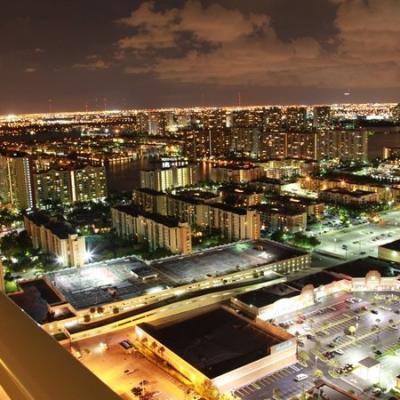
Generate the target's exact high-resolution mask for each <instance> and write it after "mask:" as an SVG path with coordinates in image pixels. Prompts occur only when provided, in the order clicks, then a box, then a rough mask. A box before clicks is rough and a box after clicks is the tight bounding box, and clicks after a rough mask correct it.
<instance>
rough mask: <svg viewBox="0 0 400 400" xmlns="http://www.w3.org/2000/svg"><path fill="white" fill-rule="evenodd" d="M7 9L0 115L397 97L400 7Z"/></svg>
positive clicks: (52, 3) (219, 1) (235, 4)
mask: <svg viewBox="0 0 400 400" xmlns="http://www.w3.org/2000/svg"><path fill="white" fill-rule="evenodd" d="M2 3H3V4H2V7H1V13H0V113H1V114H4V113H11V112H15V113H16V112H33V111H43V112H47V111H49V109H51V110H52V111H61V110H84V109H85V108H87V109H88V110H94V109H104V107H106V108H107V109H115V108H128V107H137V108H142V107H160V106H175V105H176V106H190V105H200V106H209V105H232V104H237V102H238V93H239V92H240V97H241V102H242V104H278V103H279V104H288V103H325V102H328V103H332V102H345V101H346V102H348V101H353V102H366V101H399V99H400V96H399V94H400V0H263V1H261V0H204V1H200V0H186V1H185V0H176V1H173V0H159V1H135V0H130V1H128V0H36V1H34V0H31V1H29V0H16V1H7V2H5V1H3V2H2ZM348 91H349V92H350V93H351V95H350V96H344V93H345V92H348ZM50 99H51V100H50Z"/></svg>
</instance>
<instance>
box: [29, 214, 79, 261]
mask: <svg viewBox="0 0 400 400" xmlns="http://www.w3.org/2000/svg"><path fill="white" fill-rule="evenodd" d="M24 224H25V229H26V231H27V232H28V235H29V237H30V238H31V240H32V245H33V247H34V248H36V249H39V248H40V249H42V250H43V251H44V252H45V253H49V254H53V255H54V256H55V257H56V259H57V262H58V263H59V264H60V265H63V266H66V267H81V266H82V265H83V264H85V262H86V244H85V238H84V237H83V236H79V235H78V233H77V232H76V231H75V229H74V228H73V227H72V226H71V225H69V224H68V223H66V222H64V221H57V220H52V219H50V218H49V217H47V216H46V215H44V214H40V213H36V214H35V213H32V214H26V215H24Z"/></svg>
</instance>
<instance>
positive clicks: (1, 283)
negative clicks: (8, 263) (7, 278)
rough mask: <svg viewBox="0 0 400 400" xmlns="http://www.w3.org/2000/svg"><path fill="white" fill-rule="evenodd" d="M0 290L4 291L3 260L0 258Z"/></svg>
mask: <svg viewBox="0 0 400 400" xmlns="http://www.w3.org/2000/svg"><path fill="white" fill-rule="evenodd" d="M0 292H2V293H5V292H6V284H5V282H4V267H3V262H2V261H1V259H0Z"/></svg>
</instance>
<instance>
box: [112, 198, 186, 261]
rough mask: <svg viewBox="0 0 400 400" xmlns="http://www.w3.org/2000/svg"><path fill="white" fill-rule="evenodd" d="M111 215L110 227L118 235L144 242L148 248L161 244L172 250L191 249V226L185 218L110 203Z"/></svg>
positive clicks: (183, 251)
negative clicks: (180, 218) (179, 218)
mask: <svg viewBox="0 0 400 400" xmlns="http://www.w3.org/2000/svg"><path fill="white" fill-rule="evenodd" d="M111 216H112V226H113V229H115V231H116V233H117V234H118V235H119V236H121V237H124V238H126V239H136V240H137V241H138V242H139V243H143V242H146V243H147V244H148V245H149V248H150V249H151V250H155V249H157V248H165V249H168V250H169V251H170V252H171V253H174V254H190V253H191V252H192V238H191V229H190V226H189V224H188V223H186V222H179V220H177V219H176V218H173V217H167V216H164V215H160V214H154V213H149V212H146V211H143V210H140V209H139V208H137V207H135V206H133V205H127V206H118V207H114V208H112V209H111Z"/></svg>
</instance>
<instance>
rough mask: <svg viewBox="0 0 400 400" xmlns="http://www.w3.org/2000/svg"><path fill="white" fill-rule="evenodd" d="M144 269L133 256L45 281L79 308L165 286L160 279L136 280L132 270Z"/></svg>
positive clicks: (69, 270)
mask: <svg viewBox="0 0 400 400" xmlns="http://www.w3.org/2000/svg"><path fill="white" fill-rule="evenodd" d="M143 268H148V267H147V266H146V265H145V264H144V263H143V262H141V261H140V260H138V259H136V258H135V257H126V258H124V259H116V260H110V261H105V262H100V263H95V264H90V265H87V266H85V268H67V269H63V270H59V271H55V272H51V273H48V274H47V278H48V279H49V280H50V282H51V283H52V284H53V285H54V286H55V287H56V288H57V289H58V290H59V291H60V292H61V293H62V294H63V296H64V297H65V299H66V300H67V301H68V302H69V303H71V304H72V305H73V306H74V307H75V308H76V309H82V308H87V307H91V306H96V305H100V304H105V303H109V302H111V301H113V300H122V299H128V298H131V297H137V296H141V295H143V294H146V293H148V292H149V291H151V290H152V289H153V288H154V287H164V288H165V287H167V282H166V281H165V280H162V279H161V278H156V279H151V280H150V281H149V282H147V281H144V280H141V279H139V278H138V277H137V276H136V275H135V271H140V270H143Z"/></svg>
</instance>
